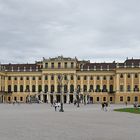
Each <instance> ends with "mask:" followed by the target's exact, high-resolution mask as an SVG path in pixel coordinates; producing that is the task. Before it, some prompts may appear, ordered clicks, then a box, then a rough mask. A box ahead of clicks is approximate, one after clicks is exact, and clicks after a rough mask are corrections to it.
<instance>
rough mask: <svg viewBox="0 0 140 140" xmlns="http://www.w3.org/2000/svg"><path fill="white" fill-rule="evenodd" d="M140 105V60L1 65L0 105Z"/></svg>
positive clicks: (51, 60) (62, 59)
mask: <svg viewBox="0 0 140 140" xmlns="http://www.w3.org/2000/svg"><path fill="white" fill-rule="evenodd" d="M77 95H78V97H79V98H80V101H81V102H85V103H101V102H110V103H125V102H127V103H130V104H132V103H134V102H137V103H140V59H133V58H132V59H127V60H125V61H124V62H123V63H116V62H115V61H114V62H112V63H92V62H90V61H85V60H83V61H81V60H78V59H77V58H76V57H75V58H70V57H67V58H66V57H63V56H58V57H56V58H48V59H45V58H43V60H42V61H40V62H35V63H34V64H28V63H27V64H0V102H3V103H12V102H13V101H17V102H23V103H26V102H27V101H28V100H29V99H32V100H35V99H38V100H40V101H42V102H53V101H54V100H56V101H57V102H60V100H62V101H63V102H64V103H69V102H71V103H72V102H73V101H74V100H75V99H77Z"/></svg>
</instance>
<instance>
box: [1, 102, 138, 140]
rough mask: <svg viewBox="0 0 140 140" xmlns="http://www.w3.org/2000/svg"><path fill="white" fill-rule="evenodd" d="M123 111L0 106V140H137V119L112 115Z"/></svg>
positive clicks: (88, 107) (94, 107)
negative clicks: (60, 110)
mask: <svg viewBox="0 0 140 140" xmlns="http://www.w3.org/2000/svg"><path fill="white" fill-rule="evenodd" d="M123 107H125V105H110V106H109V107H108V111H106V112H105V111H103V110H102V109H101V105H100V104H89V105H85V106H84V105H80V108H77V106H74V105H73V104H65V105H64V110H65V112H59V111H56V112H55V111H54V107H51V105H50V104H20V105H18V104H15V105H13V104H0V140H138V139H139V138H140V116H139V115H138V114H131V113H121V112H115V111H113V109H115V108H123ZM127 107H132V105H128V106H127Z"/></svg>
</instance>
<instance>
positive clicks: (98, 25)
mask: <svg viewBox="0 0 140 140" xmlns="http://www.w3.org/2000/svg"><path fill="white" fill-rule="evenodd" d="M139 6H140V0H0V62H1V63H27V62H28V63H34V62H35V61H40V60H42V59H43V57H45V58H49V57H57V56H60V55H63V56H64V57H72V58H73V57H75V56H76V57H77V58H78V59H80V60H83V59H85V60H91V61H92V62H105V61H106V62H112V61H114V60H115V61H117V62H118V61H124V60H125V59H126V58H127V57H128V58H132V57H133V58H140V55H139V52H140V8H139Z"/></svg>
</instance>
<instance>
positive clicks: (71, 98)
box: [70, 95, 73, 103]
mask: <svg viewBox="0 0 140 140" xmlns="http://www.w3.org/2000/svg"><path fill="white" fill-rule="evenodd" d="M70 102H71V103H73V95H70Z"/></svg>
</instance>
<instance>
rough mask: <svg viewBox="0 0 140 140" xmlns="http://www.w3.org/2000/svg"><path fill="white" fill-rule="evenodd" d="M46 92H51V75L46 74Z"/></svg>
mask: <svg viewBox="0 0 140 140" xmlns="http://www.w3.org/2000/svg"><path fill="white" fill-rule="evenodd" d="M48 92H49V93H50V92H51V75H50V74H49V75H48Z"/></svg>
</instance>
